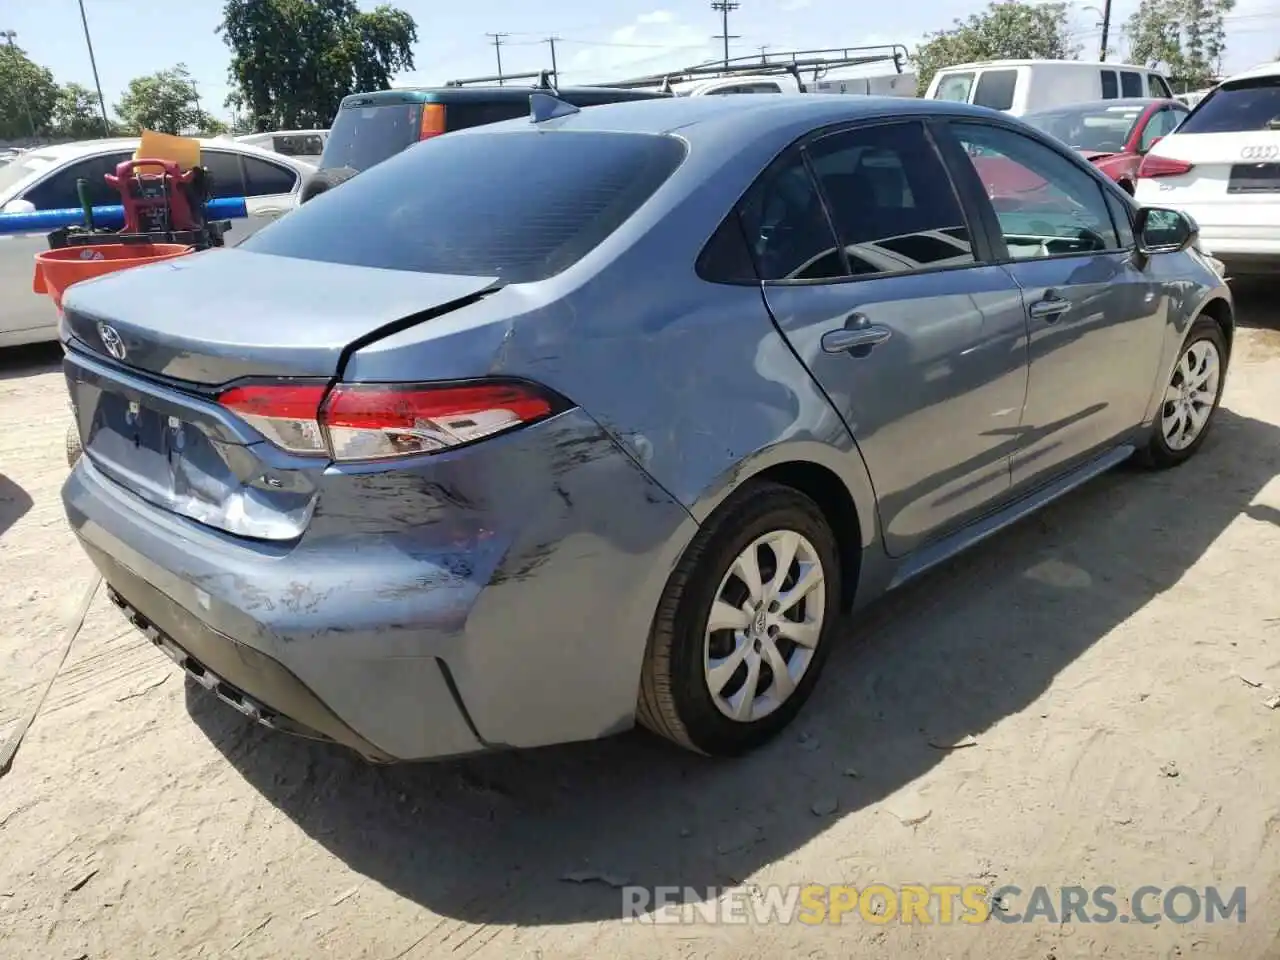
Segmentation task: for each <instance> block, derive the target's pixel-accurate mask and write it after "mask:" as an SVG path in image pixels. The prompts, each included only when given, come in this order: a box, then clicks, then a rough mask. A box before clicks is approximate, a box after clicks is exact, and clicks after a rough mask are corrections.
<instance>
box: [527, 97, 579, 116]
mask: <svg viewBox="0 0 1280 960" xmlns="http://www.w3.org/2000/svg"><path fill="white" fill-rule="evenodd" d="M577 112H578V108H577V107H575V106H574V105H573V104H572V103H566V102H565V101H564V100H561V99H560V98H559V97H556V96H552V95H551V94H549V93H531V94H529V122H530V123H542V122H543V121H544V120H555V119H556V118H557V117H568V116H571V115H572V114H575V113H577Z"/></svg>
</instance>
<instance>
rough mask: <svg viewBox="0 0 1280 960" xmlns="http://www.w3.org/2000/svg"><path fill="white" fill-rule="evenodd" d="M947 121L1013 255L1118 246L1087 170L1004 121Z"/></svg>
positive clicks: (1056, 253)
mask: <svg viewBox="0 0 1280 960" xmlns="http://www.w3.org/2000/svg"><path fill="white" fill-rule="evenodd" d="M950 126H951V130H952V132H953V133H954V134H955V136H956V137H957V138H958V139H959V140H960V143H961V145H962V146H963V147H964V148H965V149H966V151H967V152H969V154H970V159H971V161H972V162H973V165H974V169H975V170H976V171H977V173H978V176H979V178H980V179H981V180H982V183H983V186H984V187H985V188H986V193H987V196H988V197H989V198H990V200H991V205H992V207H993V208H994V209H995V214H996V219H997V220H998V221H999V224H1000V232H1001V234H1002V235H1003V236H1004V240H1005V243H1006V244H1007V245H1008V248H1009V256H1010V257H1011V258H1013V259H1015V260H1017V259H1024V258H1028V257H1052V256H1061V255H1066V254H1074V253H1086V252H1093V251H1102V250H1116V249H1119V247H1120V244H1119V241H1118V239H1117V237H1116V230H1115V226H1114V224H1113V223H1112V222H1111V213H1110V211H1109V210H1108V209H1107V204H1106V199H1105V197H1104V194H1103V190H1102V186H1101V184H1099V183H1098V182H1097V181H1096V180H1095V179H1094V178H1093V177H1092V176H1090V175H1089V174H1088V173H1087V172H1085V171H1084V170H1081V169H1080V168H1079V167H1077V166H1076V165H1075V164H1074V163H1072V162H1071V161H1070V160H1068V159H1067V158H1066V157H1064V156H1062V155H1061V154H1059V153H1057V152H1056V151H1054V150H1053V149H1051V148H1050V147H1047V146H1045V145H1044V144H1042V143H1038V142H1036V141H1035V140H1034V139H1032V138H1031V137H1027V136H1024V135H1023V134H1021V133H1016V132H1015V131H1013V130H1009V129H1007V128H1005V127H997V126H988V125H985V124H978V123H968V122H966V123H959V122H957V123H952V124H951V125H950ZM974 148H977V149H978V150H979V151H980V154H981V155H980V156H974V155H973V151H974Z"/></svg>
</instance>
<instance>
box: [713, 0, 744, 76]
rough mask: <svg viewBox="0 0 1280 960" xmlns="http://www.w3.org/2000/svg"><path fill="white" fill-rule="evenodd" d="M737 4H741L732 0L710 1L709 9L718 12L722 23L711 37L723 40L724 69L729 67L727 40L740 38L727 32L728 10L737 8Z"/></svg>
mask: <svg viewBox="0 0 1280 960" xmlns="http://www.w3.org/2000/svg"><path fill="white" fill-rule="evenodd" d="M739 6H741V4H738V3H734V2H732V0H712V3H711V9H712V10H715V11H717V12H718V13H719V14H720V19H721V23H722V24H723V29H722V31H721V32H720V33H718V34H716V35H715V36H714V37H712V39H714V40H723V41H724V66H725V69H726V70H727V69H729V41H730V40H738V39H740V38H739V37H738V36H737V35H736V34H732V33H730V32H729V12H730V11H731V10H737V9H738V7H739Z"/></svg>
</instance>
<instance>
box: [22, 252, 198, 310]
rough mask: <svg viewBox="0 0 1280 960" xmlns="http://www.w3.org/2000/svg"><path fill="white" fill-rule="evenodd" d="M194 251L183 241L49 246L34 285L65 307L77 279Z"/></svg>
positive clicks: (39, 260)
mask: <svg viewBox="0 0 1280 960" xmlns="http://www.w3.org/2000/svg"><path fill="white" fill-rule="evenodd" d="M191 251H192V248H191V247H189V246H185V245H184V244H181V243H107V244H103V245H101V246H89V247H62V248H61V249H59V250H45V251H44V252H43V253H37V254H36V273H35V277H34V278H33V279H32V281H31V289H32V291H34V292H35V293H47V294H48V295H49V296H50V297H52V298H53V305H54V306H55V307H57V308H58V310H62V295H63V294H64V293H65V292H66V290H67V287H69V286H71V285H72V284H73V283H79V282H80V281H81V280H88V279H90V278H91V277H100V276H102V275H103V274H105V273H115V272H116V271H117V270H127V269H129V267H140V266H142V265H143V264H144V263H158V262H159V261H161V260H172V259H173V258H174V257H180V256H182V255H183V254H186V253H190V252H191Z"/></svg>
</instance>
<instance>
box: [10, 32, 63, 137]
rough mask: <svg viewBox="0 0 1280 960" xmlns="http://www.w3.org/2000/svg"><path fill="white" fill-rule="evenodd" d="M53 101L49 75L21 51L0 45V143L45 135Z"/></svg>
mask: <svg viewBox="0 0 1280 960" xmlns="http://www.w3.org/2000/svg"><path fill="white" fill-rule="evenodd" d="M57 101H58V85H57V84H56V83H54V82H53V74H52V73H50V72H49V71H48V70H46V69H45V68H44V67H42V66H40V65H39V64H36V63H33V62H32V61H31V59H30V58H29V57H28V56H27V55H26V53H25V52H24V51H23V49H22V48H21V47H18V46H14V45H12V44H9V43H4V42H3V41H0V139H4V140H17V139H21V138H24V137H35V136H40V135H42V134H47V133H48V132H49V128H50V126H51V124H52V120H53V111H54V106H55V104H56V103H57Z"/></svg>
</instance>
